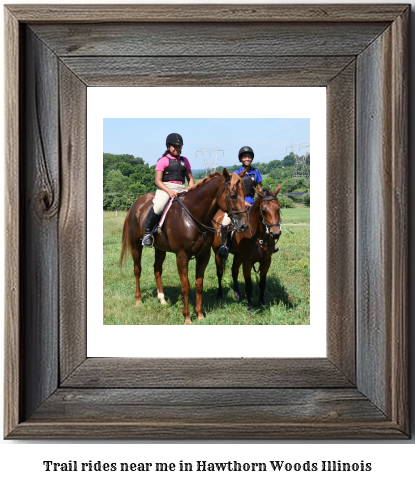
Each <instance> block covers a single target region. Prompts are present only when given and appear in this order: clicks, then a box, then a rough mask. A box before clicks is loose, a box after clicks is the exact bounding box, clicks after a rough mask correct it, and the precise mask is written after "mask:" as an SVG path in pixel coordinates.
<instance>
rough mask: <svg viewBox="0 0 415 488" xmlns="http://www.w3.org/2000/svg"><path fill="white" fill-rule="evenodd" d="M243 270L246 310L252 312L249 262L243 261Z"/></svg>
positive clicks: (250, 268)
mask: <svg viewBox="0 0 415 488" xmlns="http://www.w3.org/2000/svg"><path fill="white" fill-rule="evenodd" d="M243 270H244V279H245V291H246V298H247V300H248V310H249V311H250V312H253V310H254V307H253V305H252V288H253V286H252V279H251V270H252V264H251V263H250V262H249V261H245V262H244V265H243Z"/></svg>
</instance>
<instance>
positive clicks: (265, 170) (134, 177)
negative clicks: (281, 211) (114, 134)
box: [103, 153, 310, 210]
mask: <svg viewBox="0 0 415 488" xmlns="http://www.w3.org/2000/svg"><path fill="white" fill-rule="evenodd" d="M306 164H307V169H308V172H309V173H310V154H308V156H307V159H306ZM294 165H295V155H294V153H290V154H289V155H287V156H285V158H284V159H283V160H278V159H275V160H273V161H270V162H269V163H261V162H258V163H255V164H252V167H254V168H256V169H258V170H259V172H260V173H261V175H262V178H263V182H262V187H263V188H264V189H267V190H275V188H276V187H277V186H278V185H279V183H281V192H280V194H282V193H290V192H294V191H295V192H308V194H307V195H305V196H304V198H302V199H301V201H303V202H304V203H305V204H306V205H308V206H309V205H310V193H309V192H310V180H309V179H306V178H293V176H292V175H293V172H294ZM240 166H241V165H240V163H238V164H235V165H233V166H227V167H226V169H227V170H228V171H229V172H232V171H234V170H236V169H239V168H240ZM155 167H156V165H153V166H149V165H148V164H147V163H146V162H145V161H144V160H143V159H142V158H140V157H134V156H132V155H131V154H111V153H104V155H103V190H104V192H103V193H104V198H103V208H104V210H115V209H118V210H122V209H128V208H130V206H131V205H132V204H133V203H134V202H135V200H136V199H137V198H138V197H140V196H141V195H144V194H145V193H151V192H155V191H156V189H157V187H156V185H155V183H154V180H155V175H156V173H155ZM223 168H224V167H223V166H218V167H217V171H219V172H222V171H223ZM193 173H194V177H195V180H198V179H201V178H203V177H204V174H205V173H204V171H203V170H200V171H198V170H196V171H194V172H193ZM278 199H279V200H280V203H281V206H282V207H291V206H293V201H295V200H297V201H299V199H298V198H296V197H290V198H289V197H287V196H283V195H280V196H279V197H278Z"/></svg>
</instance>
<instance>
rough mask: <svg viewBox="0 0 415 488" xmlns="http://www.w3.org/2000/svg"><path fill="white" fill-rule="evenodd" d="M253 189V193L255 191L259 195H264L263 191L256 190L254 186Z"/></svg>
mask: <svg viewBox="0 0 415 488" xmlns="http://www.w3.org/2000/svg"><path fill="white" fill-rule="evenodd" d="M254 191H255V193H256V194H257V195H259V196H260V197H263V196H264V194H263V192H262V191H259V190H258V189H257V188H255V187H254Z"/></svg>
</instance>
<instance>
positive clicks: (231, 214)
mask: <svg viewBox="0 0 415 488" xmlns="http://www.w3.org/2000/svg"><path fill="white" fill-rule="evenodd" d="M230 183H231V180H228V181H225V184H224V187H223V189H222V191H221V192H220V195H219V197H218V201H219V199H220V197H221V196H222V194H223V192H225V202H226V213H227V214H228V217H229V218H230V219H231V222H232V224H233V225H236V222H235V215H238V214H241V213H248V210H247V209H245V210H234V209H233V208H232V204H231V200H230V198H229V194H228V186H229V185H230ZM247 220H248V219H247Z"/></svg>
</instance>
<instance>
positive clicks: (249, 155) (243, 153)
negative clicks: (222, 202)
mask: <svg viewBox="0 0 415 488" xmlns="http://www.w3.org/2000/svg"><path fill="white" fill-rule="evenodd" d="M238 159H239V161H240V162H241V163H242V165H241V167H240V168H239V169H236V170H235V171H234V173H237V174H239V173H242V171H244V170H245V169H246V173H245V174H244V176H243V177H242V181H243V182H244V184H245V190H246V197H245V205H246V206H247V207H251V206H252V205H253V204H254V197H255V190H254V187H257V188H258V190H259V191H262V185H261V181H262V176H261V173H260V172H259V171H258V170H257V169H254V168H252V167H251V163H252V161H253V159H254V151H253V150H252V148H250V147H249V146H243V147H241V149H239V153H238ZM230 223H231V219H230V218H229V217H228V215H227V214H225V215H224V217H223V221H222V242H225V239H226V235H227V227H228V225H229V224H230ZM224 226H226V228H225V229H224V228H223V227H224ZM222 247H226V246H225V244H224V245H223V246H222ZM277 251H278V246H277V245H275V251H274V252H277ZM227 253H228V250H227V249H224V250H223V252H222V255H219V257H221V258H222V257H225V255H226V256H227ZM218 254H219V253H218ZM225 259H226V258H225Z"/></svg>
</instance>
